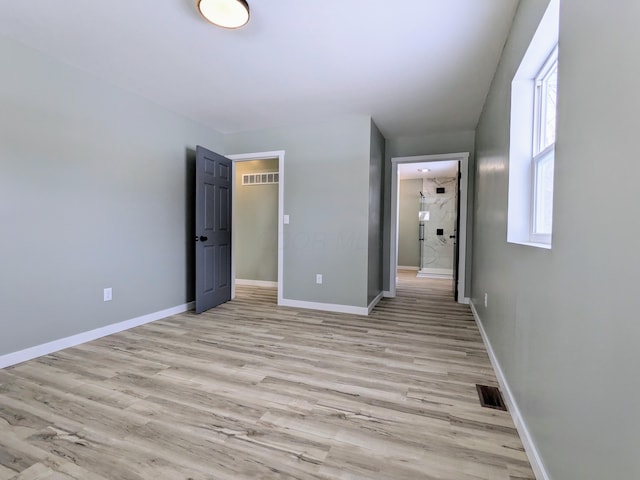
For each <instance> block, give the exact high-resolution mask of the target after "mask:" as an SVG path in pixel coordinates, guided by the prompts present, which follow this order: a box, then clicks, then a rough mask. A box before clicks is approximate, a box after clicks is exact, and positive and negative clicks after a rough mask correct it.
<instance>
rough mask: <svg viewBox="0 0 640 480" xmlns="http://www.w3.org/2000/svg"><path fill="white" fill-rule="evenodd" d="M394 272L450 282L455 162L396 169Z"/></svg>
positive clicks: (454, 209) (454, 219)
mask: <svg viewBox="0 0 640 480" xmlns="http://www.w3.org/2000/svg"><path fill="white" fill-rule="evenodd" d="M398 177H399V179H400V183H399V188H398V194H399V195H398V269H400V270H416V271H417V272H418V274H417V275H418V277H422V278H441V279H447V280H453V276H454V275H453V267H454V263H455V258H454V255H455V246H456V238H455V237H456V232H457V229H458V227H457V217H458V211H457V210H458V205H457V198H458V162H456V161H453V160H445V161H441V162H429V163H427V162H423V163H403V164H401V165H399V166H398Z"/></svg>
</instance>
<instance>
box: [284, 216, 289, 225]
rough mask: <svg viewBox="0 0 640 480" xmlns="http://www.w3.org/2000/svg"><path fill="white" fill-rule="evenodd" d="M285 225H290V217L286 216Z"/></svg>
mask: <svg viewBox="0 0 640 480" xmlns="http://www.w3.org/2000/svg"><path fill="white" fill-rule="evenodd" d="M284 224H285V225H289V215H285V216H284Z"/></svg>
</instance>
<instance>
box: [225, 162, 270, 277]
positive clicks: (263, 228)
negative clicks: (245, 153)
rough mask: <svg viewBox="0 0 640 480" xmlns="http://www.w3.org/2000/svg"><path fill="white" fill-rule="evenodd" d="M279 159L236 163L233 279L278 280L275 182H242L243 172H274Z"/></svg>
mask: <svg viewBox="0 0 640 480" xmlns="http://www.w3.org/2000/svg"><path fill="white" fill-rule="evenodd" d="M277 171H278V159H277V158H276V159H270V160H251V161H245V162H236V178H235V180H234V185H235V198H234V201H235V204H234V208H235V210H234V217H233V228H234V242H235V243H234V245H233V248H234V251H235V262H236V278H241V279H245V280H261V281H268V282H277V281H278V185H277V184H271V185H245V186H243V185H242V175H244V174H247V173H257V172H277Z"/></svg>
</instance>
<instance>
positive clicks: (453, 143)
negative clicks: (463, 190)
mask: <svg viewBox="0 0 640 480" xmlns="http://www.w3.org/2000/svg"><path fill="white" fill-rule="evenodd" d="M474 142H475V132H474V131H460V132H445V133H434V134H428V135H423V136H419V137H403V138H392V139H387V143H386V153H385V156H386V165H385V189H384V218H385V219H388V218H391V159H392V158H393V157H409V156H415V155H437V154H440V153H456V152H469V172H470V173H469V191H468V201H467V212H468V214H467V245H468V247H467V252H466V257H465V259H466V266H467V267H466V277H465V279H466V285H465V296H467V297H468V296H469V295H470V292H471V246H472V245H473V197H474V193H473V192H474V188H475V187H474V176H473V171H474V169H475V155H474V152H475V144H474ZM390 228H391V226H390V224H389V222H388V221H385V225H384V247H383V261H382V265H383V269H384V270H383V278H384V289H385V290H388V289H389V261H390V260H389V256H390V248H391V246H390V244H389V239H390Z"/></svg>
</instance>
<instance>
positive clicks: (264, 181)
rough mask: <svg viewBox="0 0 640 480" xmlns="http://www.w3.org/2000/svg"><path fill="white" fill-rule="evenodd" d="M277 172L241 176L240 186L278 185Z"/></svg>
mask: <svg viewBox="0 0 640 480" xmlns="http://www.w3.org/2000/svg"><path fill="white" fill-rule="evenodd" d="M279 177H280V174H279V173H278V172H264V173H245V174H244V175H242V185H272V184H274V183H278V180H279Z"/></svg>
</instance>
